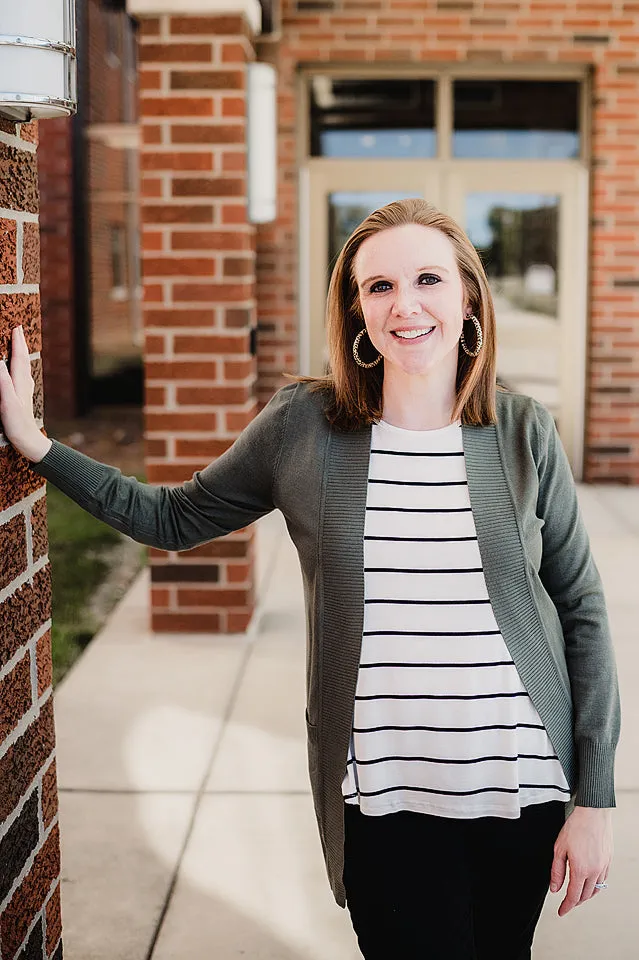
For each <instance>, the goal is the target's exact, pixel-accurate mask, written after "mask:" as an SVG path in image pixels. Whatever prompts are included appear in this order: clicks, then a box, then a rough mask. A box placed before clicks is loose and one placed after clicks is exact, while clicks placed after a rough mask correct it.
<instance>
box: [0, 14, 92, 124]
mask: <svg viewBox="0 0 639 960" xmlns="http://www.w3.org/2000/svg"><path fill="white" fill-rule="evenodd" d="M75 43H76V40H75V0H0V115H2V116H3V117H7V118H8V119H10V120H15V121H16V122H18V123H22V122H25V121H28V120H42V119H45V118H48V117H63V116H68V115H69V114H72V113H75V112H76V110H77V93H76V52H75Z"/></svg>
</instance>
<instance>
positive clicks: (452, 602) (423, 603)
mask: <svg viewBox="0 0 639 960" xmlns="http://www.w3.org/2000/svg"><path fill="white" fill-rule="evenodd" d="M364 603H386V604H388V605H389V606H393V605H395V604H400V603H403V604H419V605H421V606H431V607H445V606H454V605H456V604H459V606H468V605H472V604H475V605H477V604H481V603H484V604H485V603H490V600H383V599H379V600H364Z"/></svg>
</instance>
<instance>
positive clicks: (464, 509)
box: [366, 507, 472, 513]
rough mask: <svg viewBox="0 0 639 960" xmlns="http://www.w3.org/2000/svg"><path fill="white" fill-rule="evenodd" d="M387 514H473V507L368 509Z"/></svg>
mask: <svg viewBox="0 0 639 960" xmlns="http://www.w3.org/2000/svg"><path fill="white" fill-rule="evenodd" d="M366 509H367V510H377V511H379V512H381V511H384V512H386V513H472V507H366Z"/></svg>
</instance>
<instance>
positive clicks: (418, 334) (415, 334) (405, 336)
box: [391, 327, 435, 340]
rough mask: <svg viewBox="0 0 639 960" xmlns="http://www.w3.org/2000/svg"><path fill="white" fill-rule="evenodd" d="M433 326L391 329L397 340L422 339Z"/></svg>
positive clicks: (431, 330)
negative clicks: (416, 328) (413, 328)
mask: <svg viewBox="0 0 639 960" xmlns="http://www.w3.org/2000/svg"><path fill="white" fill-rule="evenodd" d="M434 329H435V327H421V328H420V329H419V330H391V333H392V335H393V336H394V337H396V338H397V339H398V340H423V339H425V338H426V337H428V336H429V335H430V334H431V333H432V332H433V330H434Z"/></svg>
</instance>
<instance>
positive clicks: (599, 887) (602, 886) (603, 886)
mask: <svg viewBox="0 0 639 960" xmlns="http://www.w3.org/2000/svg"><path fill="white" fill-rule="evenodd" d="M607 886H608V884H607V883H596V884H595V890H605V889H606V887H607Z"/></svg>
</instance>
